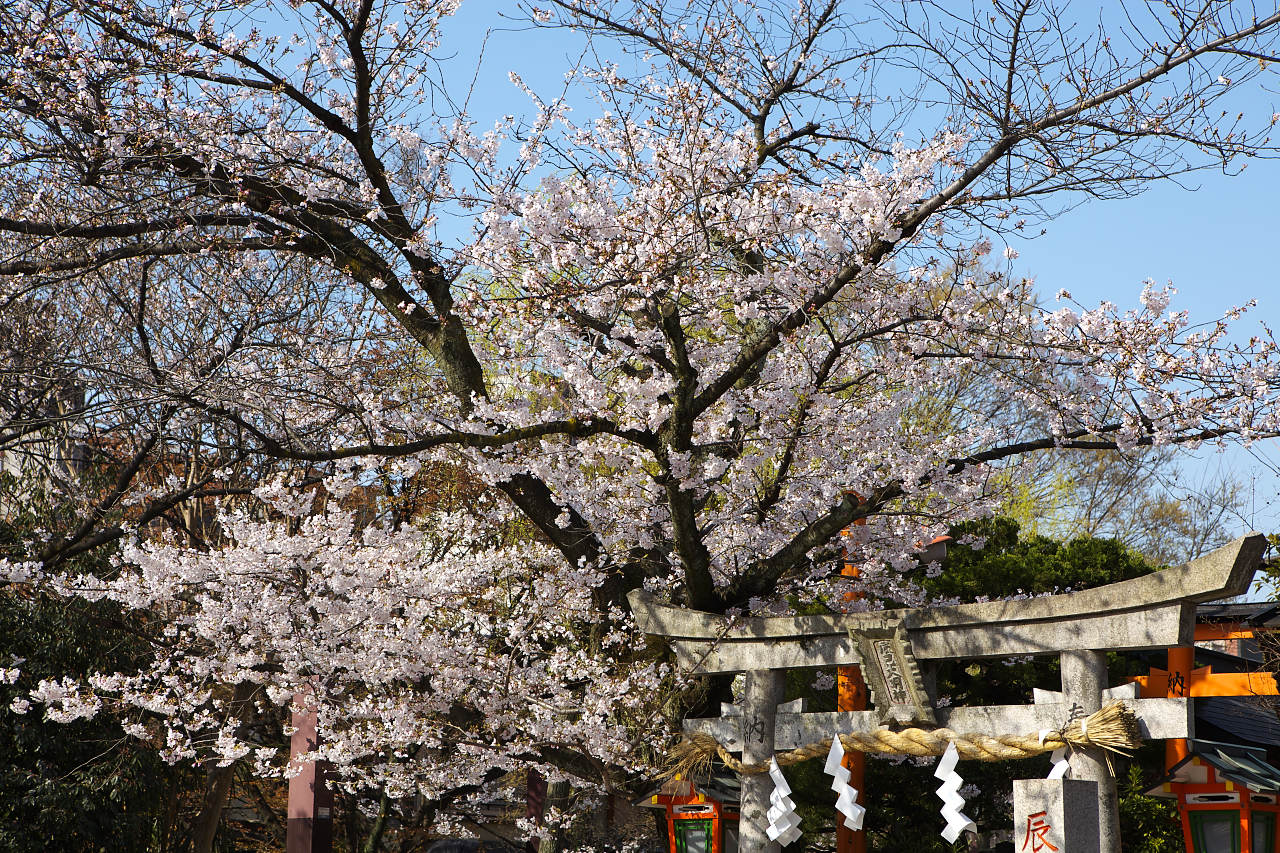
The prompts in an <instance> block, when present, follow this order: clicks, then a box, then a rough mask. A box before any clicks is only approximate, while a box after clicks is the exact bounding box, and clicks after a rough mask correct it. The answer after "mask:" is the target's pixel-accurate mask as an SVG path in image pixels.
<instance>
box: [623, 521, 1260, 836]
mask: <svg viewBox="0 0 1280 853" xmlns="http://www.w3.org/2000/svg"><path fill="white" fill-rule="evenodd" d="M1265 549H1266V539H1265V538H1264V537H1263V536H1261V535H1259V534H1251V535H1249V536H1246V537H1244V538H1242V539H1238V540H1236V541H1235V542H1233V543H1231V544H1229V545H1226V546H1224V547H1222V548H1220V549H1218V550H1217V551H1214V552H1213V553H1211V554H1208V555H1206V556H1204V557H1201V558H1199V559H1197V560H1194V561H1192V562H1190V563H1188V564H1186V565H1183V566H1178V567H1175V568H1170V569H1165V570H1164V571H1160V572H1154V573H1152V574H1150V575H1145V576H1143V577H1140V578H1134V579H1132V580H1128V581H1122V582H1120V583H1115V584H1110V585H1107V586H1102V587H1096V588H1094V589H1088V590H1081V591H1078V592H1072V593H1065V594H1061V595H1052V596H1044V597H1041V598H1033V599H1025V600H1017V601H995V602H984V603H980V604H964V605H957V606H952V607H931V608H914V609H907V610H886V611H877V612H870V613H852V614H829V615H808V616H786V617H748V618H736V619H734V618H727V617H722V616H716V615H712V614H707V613H701V612H698V611H692V610H685V609H681V608H677V607H671V606H669V605H664V604H661V603H659V602H657V601H656V600H655V599H654V598H653V597H652V596H651V595H649V594H648V593H645V592H642V591H637V592H633V593H632V594H631V598H630V600H631V606H632V610H633V612H634V613H635V616H636V619H637V622H638V624H639V626H640V628H641V629H642V630H643V631H645V632H646V633H649V634H655V635H658V636H662V637H666V638H668V639H669V641H670V643H671V646H672V648H673V649H674V651H675V653H676V656H677V658H678V660H679V661H680V663H681V665H682V666H683V667H684V668H686V669H687V670H688V671H690V672H694V673H706V674H711V673H727V672H744V673H746V688H745V694H744V698H743V708H742V714H741V715H740V716H737V715H734V716H722V717H720V718H718V719H710V720H687V721H686V722H685V729H686V731H690V732H702V733H704V734H709V735H711V736H713V737H714V738H715V739H716V740H717V741H718V742H719V744H720V745H721V746H722V747H724V748H725V749H727V750H729V751H730V752H740V753H741V754H742V761H743V762H744V763H746V764H754V763H758V762H762V761H768V760H769V759H770V758H771V757H772V756H773V755H774V753H775V751H776V750H787V749H793V748H796V747H800V746H803V745H806V744H812V743H815V742H817V741H821V740H823V739H824V738H826V737H830V736H831V735H832V734H833V733H839V734H847V733H855V732H872V731H875V730H877V729H881V728H883V727H885V726H890V727H893V726H906V725H912V726H923V727H933V726H939V725H940V726H945V727H947V728H949V729H952V730H955V731H960V732H972V733H975V734H983V735H990V736H999V735H1008V734H1024V733H1035V732H1038V731H1043V730H1056V729H1060V728H1062V727H1063V726H1064V725H1065V724H1066V723H1067V722H1068V721H1070V720H1072V719H1078V718H1080V717H1082V716H1086V715H1089V714H1091V713H1093V712H1095V711H1097V710H1098V709H1099V708H1100V707H1101V706H1102V702H1103V699H1104V691H1105V692H1107V693H1110V694H1112V695H1113V696H1124V697H1127V698H1123V699H1122V701H1123V702H1124V703H1125V704H1126V705H1127V706H1128V707H1129V708H1130V710H1131V711H1133V713H1134V715H1135V716H1136V718H1137V720H1138V724H1139V727H1140V731H1141V734H1142V736H1143V737H1146V738H1157V739H1165V738H1185V737H1190V736H1192V735H1193V731H1192V721H1191V714H1190V709H1189V706H1188V703H1187V699H1186V698H1134V697H1133V693H1134V689H1133V687H1130V688H1129V689H1127V690H1126V689H1124V688H1120V689H1118V690H1116V691H1110V690H1108V689H1107V688H1108V685H1107V683H1106V680H1107V673H1106V658H1105V653H1106V652H1108V651H1131V650H1139V649H1164V648H1169V647H1174V646H1185V645H1190V644H1191V643H1192V641H1193V637H1194V630H1195V607H1196V605H1197V604H1198V603H1201V602H1205V601H1212V600H1216V599H1220V598H1225V597H1230V596H1235V595H1240V594H1242V593H1244V592H1245V591H1247V590H1248V588H1249V584H1250V583H1251V581H1252V579H1253V575H1254V572H1255V570H1256V569H1257V567H1258V565H1259V562H1260V560H1261V557H1262V554H1263V552H1264V550H1265ZM1046 654H1057V655H1059V656H1060V659H1061V662H1062V693H1061V694H1060V697H1059V695H1058V694H1048V693H1042V696H1041V698H1042V699H1045V700H1049V701H1042V702H1039V703H1037V704H1034V705H1011V706H990V707H968V708H966V707H959V708H936V707H935V702H934V697H932V695H931V689H930V687H929V686H928V685H927V684H926V681H927V679H925V678H922V677H921V675H920V670H919V668H918V667H917V662H926V663H927V662H929V661H937V660H957V659H967V658H1000V657H1010V656H1015V655H1046ZM848 664H859V665H861V666H862V669H863V673H864V675H865V676H866V678H867V681H868V683H869V685H870V687H871V693H872V701H873V704H874V706H875V707H874V710H871V711H843V712H842V711H837V712H831V713H822V714H809V713H782V714H779V713H778V708H777V706H778V704H779V703H780V702H781V700H782V698H783V697H782V683H783V674H784V672H785V670H788V669H792V668H797V667H832V666H841V665H848ZM1053 700H1057V701H1053ZM1070 760H1071V772H1072V776H1073V777H1074V780H1075V781H1078V780H1092V781H1094V782H1096V783H1097V792H1098V793H1097V796H1098V803H1097V812H1096V813H1097V815H1098V822H1099V831H1098V843H1097V845H1095V846H1094V849H1101V850H1102V851H1104V853H1107V852H1108V851H1117V853H1118V851H1119V831H1118V826H1117V814H1116V795H1115V780H1114V779H1113V778H1111V775H1110V773H1109V770H1108V767H1107V764H1106V761H1105V758H1104V756H1103V755H1102V754H1101V751H1100V750H1098V749H1096V748H1089V747H1086V748H1076V749H1073V750H1072V755H1071V759H1070ZM771 789H772V785H771V783H770V781H769V779H768V777H767V776H765V775H763V774H749V775H744V776H743V779H742V809H741V813H742V826H741V831H742V832H741V844H742V850H743V851H744V853H746V851H751V853H754V851H762V850H777V849H778V847H777V845H776V844H774V843H773V842H769V841H768V840H767V838H766V837H765V834H764V827H765V825H766V820H765V813H766V811H767V809H768V797H769V793H770V791H771ZM1059 829H1062V827H1059Z"/></svg>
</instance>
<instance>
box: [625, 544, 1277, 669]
mask: <svg viewBox="0 0 1280 853" xmlns="http://www.w3.org/2000/svg"><path fill="white" fill-rule="evenodd" d="M1265 548H1266V538H1265V537H1264V536H1262V535H1260V534H1256V533H1255V534H1251V535H1249V536H1245V537H1242V538H1240V539H1237V540H1236V541H1234V542H1232V543H1230V544H1228V545H1225V546H1223V547H1222V548H1219V549H1217V550H1216V551H1213V552H1212V553H1210V554H1206V555H1205V556H1203V557H1200V558H1198V559H1196V560H1193V561H1191V562H1190V563H1187V564H1184V565H1182V566H1177V567H1174V568H1170V569H1165V570H1163V571H1159V572H1153V573H1151V574H1149V575H1144V576H1142V577H1138V578H1133V579H1130V580H1127V581H1121V582H1119V583H1114V584H1108V585H1106V586H1100V587H1095V588H1093V589H1086V590H1079V591H1077V592H1070V593H1063V594H1060V595H1050V596H1043V597H1040V598H1032V599H1021V600H1016V601H992V602H982V603H978V604H961V605H955V606H952V607H928V608H915V609H910V610H883V611H875V612H869V613H848V614H840V613H837V614H819V615H805V616H784V617H748V618H737V619H730V618H727V617H723V616H717V615H714V614H710V613H703V612H700V611H696V610H685V609H682V608H678V607H672V606H670V605H666V604H661V603H659V602H658V601H657V600H656V599H654V597H653V596H652V595H650V594H649V593H646V592H644V591H641V590H637V591H635V592H632V593H631V595H630V596H629V600H630V602H631V607H632V612H633V613H634V614H635V617H636V621H637V623H638V624H639V626H640V628H641V630H643V631H644V632H645V633H647V634H655V635H659V636H663V637H668V638H671V641H672V642H671V645H672V647H673V648H674V649H675V651H676V654H677V656H678V657H679V658H680V661H681V664H682V665H683V666H685V667H686V668H688V669H691V670H692V671H694V672H703V673H713V672H742V671H746V670H751V669H788V668H793V667H819V666H838V665H844V664H853V663H860V662H861V661H860V660H859V657H858V654H857V650H856V643H855V642H854V641H853V639H852V638H851V637H850V636H849V631H850V630H854V631H868V630H884V629H891V628H894V627H899V626H900V627H901V628H902V629H903V631H904V632H905V634H906V637H907V639H908V640H909V641H910V643H911V650H912V653H913V654H914V655H915V657H916V658H917V659H919V660H930V659H962V658H983V657H1008V656H1012V655H1036V654H1055V653H1058V652H1062V651H1072V650H1077V649H1113V650H1117V651H1121V650H1138V649H1154V648H1167V647H1169V646H1177V645H1187V644H1190V643H1191V642H1192V639H1193V632H1194V621H1195V619H1194V609H1195V605H1196V604H1197V603H1199V602H1203V601H1210V600H1214V599H1217V598H1223V597H1227V596H1233V595H1239V594H1241V593H1243V592H1245V591H1246V590H1247V589H1248V588H1249V584H1250V583H1251V581H1252V579H1253V574H1254V571H1255V570H1256V569H1257V567H1258V564H1259V561H1260V560H1261V558H1262V554H1263V551H1264V550H1265Z"/></svg>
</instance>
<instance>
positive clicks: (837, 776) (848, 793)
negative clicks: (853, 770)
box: [822, 735, 867, 830]
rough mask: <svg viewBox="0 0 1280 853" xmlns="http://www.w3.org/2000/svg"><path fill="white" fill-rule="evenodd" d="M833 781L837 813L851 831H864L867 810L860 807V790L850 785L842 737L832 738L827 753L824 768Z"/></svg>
mask: <svg viewBox="0 0 1280 853" xmlns="http://www.w3.org/2000/svg"><path fill="white" fill-rule="evenodd" d="M822 769H823V770H825V771H826V773H827V775H828V776H832V777H834V778H833V779H832V781H831V790H833V791H835V792H836V811H838V812H840V814H842V815H844V825H845V826H847V827H849V828H850V829H855V830H856V829H862V818H863V815H865V814H866V812H867V810H866V809H864V808H863V807H862V806H860V805H858V789H857V788H855V787H853V786H852V785H850V784H849V769H848V768H847V767H845V766H844V744H842V743H840V735H833V736H832V738H831V751H830V752H828V753H827V763H826V766H825V767H823V768H822Z"/></svg>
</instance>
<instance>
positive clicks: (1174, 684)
mask: <svg viewBox="0 0 1280 853" xmlns="http://www.w3.org/2000/svg"><path fill="white" fill-rule="evenodd" d="M1195 668H1196V647H1195V646H1171V647H1170V648H1169V676H1168V678H1169V682H1168V685H1167V687H1166V690H1165V693H1164V695H1165V696H1171V697H1174V698H1178V697H1182V696H1190V695H1191V693H1190V685H1191V671H1192V670H1193V669H1195ZM1190 754H1191V753H1190V751H1189V750H1188V749H1187V741H1186V739H1185V738H1174V739H1171V740H1167V741H1165V742H1164V768H1165V770H1169V769H1172V767H1173V765H1175V764H1177V763H1178V762H1179V761H1181V760H1182V759H1184V758H1186V757H1187V756H1188V755H1190Z"/></svg>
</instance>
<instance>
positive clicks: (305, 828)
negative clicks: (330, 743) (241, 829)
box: [285, 690, 333, 853]
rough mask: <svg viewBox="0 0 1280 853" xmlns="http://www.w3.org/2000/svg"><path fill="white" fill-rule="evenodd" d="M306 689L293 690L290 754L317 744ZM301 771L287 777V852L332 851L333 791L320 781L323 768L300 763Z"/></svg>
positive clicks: (307, 749)
mask: <svg viewBox="0 0 1280 853" xmlns="http://www.w3.org/2000/svg"><path fill="white" fill-rule="evenodd" d="M310 702H311V699H310V692H309V690H303V691H300V692H298V693H296V694H295V695H294V697H293V703H294V705H296V706H298V707H300V708H302V709H303V710H301V711H295V712H293V716H292V718H291V722H292V723H293V728H294V732H293V736H292V738H291V739H290V742H289V751H290V756H291V757H292V756H295V755H299V754H300V753H304V752H310V751H311V750H313V749H315V748H316V747H317V746H319V745H320V736H319V735H318V734H317V733H316V712H315V711H313V710H308V709H307V706H308V705H309V704H310ZM300 767H301V772H299V773H298V775H297V776H294V777H293V778H292V779H290V780H289V818H288V821H287V823H286V824H285V850H286V851H287V853H330V851H331V850H333V792H332V791H331V790H329V788H328V786H327V785H325V783H324V768H323V767H320V766H317V764H316V762H314V761H307V762H300Z"/></svg>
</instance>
